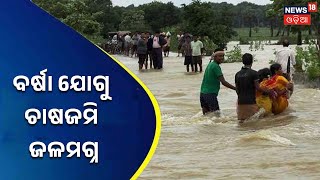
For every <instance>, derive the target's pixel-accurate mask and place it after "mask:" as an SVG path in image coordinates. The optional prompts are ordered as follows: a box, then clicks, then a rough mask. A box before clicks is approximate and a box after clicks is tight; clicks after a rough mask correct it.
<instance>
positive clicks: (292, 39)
mask: <svg viewBox="0 0 320 180" xmlns="http://www.w3.org/2000/svg"><path fill="white" fill-rule="evenodd" d="M285 39H288V40H289V43H290V44H297V38H296V37H286V36H282V37H281V38H280V39H279V40H278V42H277V43H276V45H282V42H283V40H285Z"/></svg>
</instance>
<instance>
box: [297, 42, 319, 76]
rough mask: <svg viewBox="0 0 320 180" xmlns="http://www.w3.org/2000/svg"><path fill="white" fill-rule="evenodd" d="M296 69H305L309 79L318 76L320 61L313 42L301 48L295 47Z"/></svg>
mask: <svg viewBox="0 0 320 180" xmlns="http://www.w3.org/2000/svg"><path fill="white" fill-rule="evenodd" d="M296 51H297V54H296V67H295V69H296V71H305V72H306V73H307V75H308V78H309V79H310V80H314V79H317V78H320V61H319V57H318V50H317V48H316V47H315V44H310V45H309V46H308V47H306V48H305V49H303V48H302V47H296Z"/></svg>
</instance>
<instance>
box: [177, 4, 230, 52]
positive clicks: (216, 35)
mask: <svg viewBox="0 0 320 180" xmlns="http://www.w3.org/2000/svg"><path fill="white" fill-rule="evenodd" d="M215 5H216V4H215V3H202V2H200V1H193V2H192V3H191V4H189V5H187V6H184V7H183V10H184V14H183V19H184V21H183V30H184V31H187V32H190V33H191V34H195V35H199V36H208V37H209V38H210V39H211V40H212V41H213V42H214V43H215V44H217V45H220V46H222V45H224V44H225V43H227V42H228V40H229V39H230V38H231V37H232V36H233V35H235V32H234V31H233V30H232V27H231V25H232V16H231V11H230V8H228V6H227V4H225V7H224V8H221V9H216V8H215V7H214V6H215Z"/></svg>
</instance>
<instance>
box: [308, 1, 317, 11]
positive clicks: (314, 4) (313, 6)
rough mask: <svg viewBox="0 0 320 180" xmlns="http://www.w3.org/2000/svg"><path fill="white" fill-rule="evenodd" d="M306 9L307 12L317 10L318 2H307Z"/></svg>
mask: <svg viewBox="0 0 320 180" xmlns="http://www.w3.org/2000/svg"><path fill="white" fill-rule="evenodd" d="M308 11H309V12H318V3H317V2H308Z"/></svg>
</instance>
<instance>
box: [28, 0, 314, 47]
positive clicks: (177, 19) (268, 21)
mask: <svg viewBox="0 0 320 180" xmlns="http://www.w3.org/2000/svg"><path fill="white" fill-rule="evenodd" d="M307 2H308V0H277V1H273V3H272V4H268V5H256V4H253V3H249V2H242V3H239V4H237V5H233V4H229V3H226V2H223V3H212V2H201V1H198V0H194V1H192V2H191V3H190V4H188V5H186V4H182V5H181V7H176V6H175V5H174V4H173V3H172V2H168V3H162V2H157V1H154V2H151V3H148V4H143V5H140V6H138V7H135V6H134V5H129V6H127V7H119V6H113V4H112V2H111V1H110V0H59V1H57V0H34V3H36V4H37V5H38V6H40V7H41V8H43V9H44V10H46V11H48V12H49V13H50V14H52V15H53V16H55V17H56V18H58V19H60V20H61V21H62V22H64V23H66V24H67V25H69V26H71V27H72V28H74V29H75V30H76V31H78V32H79V33H81V34H83V35H84V36H86V37H88V38H89V39H91V40H94V41H97V40H98V39H100V40H101V39H103V38H106V37H107V35H108V32H110V31H119V30H125V31H132V32H134V31H151V32H153V31H156V30H166V29H170V30H174V31H175V33H177V32H180V31H184V32H190V33H192V34H197V35H200V36H208V37H209V38H210V39H211V40H212V41H213V42H214V43H215V44H221V43H226V42H228V41H229V40H230V38H231V37H232V36H235V35H236V32H235V31H234V28H242V27H249V32H248V36H249V37H251V34H252V30H254V28H256V27H268V28H270V34H269V36H270V37H272V36H283V35H287V36H288V35H289V34H290V33H297V34H298V36H299V33H300V35H301V31H303V30H306V29H307V30H309V32H310V34H312V33H313V32H314V34H317V35H318V37H319V29H320V28H319V22H320V21H319V12H318V13H314V14H313V15H312V16H313V19H312V20H313V23H312V24H313V25H312V26H302V27H301V26H299V27H293V26H286V27H285V26H284V25H283V6H284V5H306V4H307ZM300 39H301V37H300ZM298 41H299V37H298ZM300 41H301V40H300Z"/></svg>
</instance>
